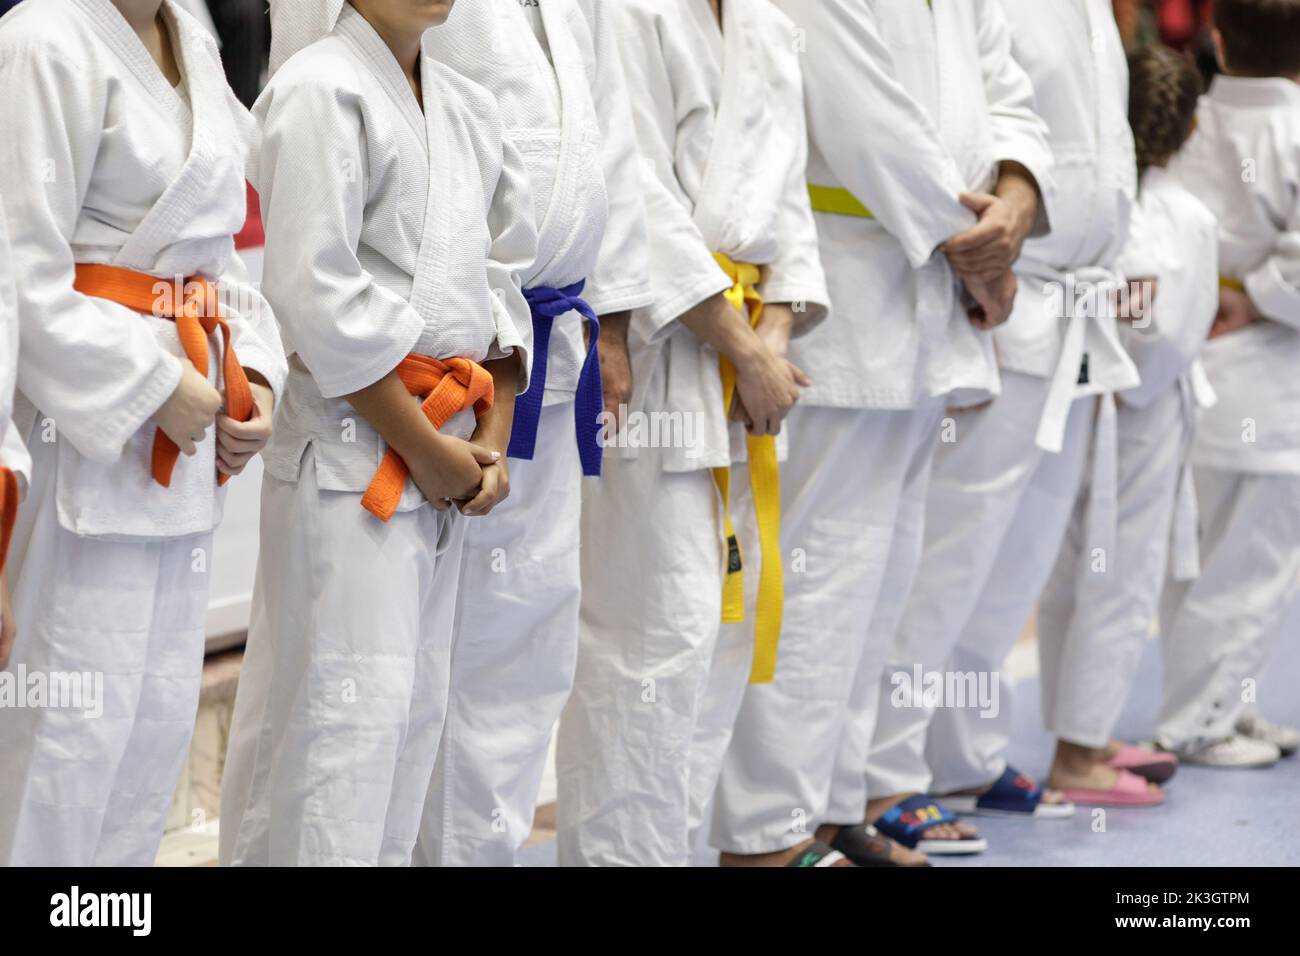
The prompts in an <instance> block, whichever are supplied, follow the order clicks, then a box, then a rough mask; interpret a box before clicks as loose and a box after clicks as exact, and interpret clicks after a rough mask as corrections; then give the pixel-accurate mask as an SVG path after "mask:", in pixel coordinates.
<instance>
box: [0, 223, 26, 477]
mask: <svg viewBox="0 0 1300 956" xmlns="http://www.w3.org/2000/svg"><path fill="white" fill-rule="evenodd" d="M17 380H18V290H17V288H16V286H15V285H14V273H13V253H12V252H11V251H10V248H9V230H8V228H7V227H6V226H5V217H4V201H3V197H0V468H8V469H9V470H10V471H12V472H13V473H14V476H15V477H16V478H17V480H18V488H19V493H20V494H21V493H22V491H23V489H24V488H26V486H27V485H28V484H29V483H30V482H31V479H32V475H31V471H32V463H31V456H30V455H28V453H27V445H26V443H25V442H24V441H23V436H22V435H21V434H19V431H18V427H17V426H16V425H15V424H14V421H13V410H14V387H15V383H16V382H17Z"/></svg>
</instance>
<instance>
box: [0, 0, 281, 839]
mask: <svg viewBox="0 0 1300 956" xmlns="http://www.w3.org/2000/svg"><path fill="white" fill-rule="evenodd" d="M162 10H163V17H164V20H165V23H166V25H167V29H168V31H169V33H170V35H171V39H172V44H173V49H174V50H175V51H176V58H177V63H178V65H179V66H180V68H181V72H182V75H183V81H182V84H181V85H180V86H179V87H177V88H173V87H172V86H171V85H170V84H169V83H168V82H167V80H166V78H165V77H164V75H163V73H162V71H161V70H159V69H158V67H157V65H156V64H155V63H154V61H153V59H152V58H151V57H150V56H149V53H148V52H147V51H146V49H145V47H144V45H143V44H142V43H141V42H140V39H139V37H138V36H137V35H136V33H135V32H134V30H132V29H131V27H130V26H129V25H128V24H127V22H126V20H125V19H124V18H123V17H122V15H121V14H120V13H119V12H118V11H117V8H116V7H114V6H113V5H112V4H111V3H110V2H109V0H48V2H44V3H25V4H23V5H22V6H21V7H19V8H17V9H15V10H14V11H13V12H12V13H11V14H9V15H8V16H6V17H5V19H4V21H3V26H0V77H2V82H3V85H4V89H5V90H6V91H8V95H6V96H5V97H4V98H3V100H2V101H0V194H2V195H3V196H4V200H5V213H6V219H7V222H8V227H9V234H10V239H11V242H12V247H13V266H14V272H15V275H16V276H19V277H21V281H20V282H19V284H18V317H19V322H20V326H21V347H22V362H21V364H20V366H19V370H18V389H19V392H20V395H19V399H18V405H19V411H18V414H17V416H16V418H17V420H18V422H19V429H20V432H21V434H22V435H23V437H25V438H26V440H27V443H28V445H29V447H30V448H31V449H32V452H33V457H34V459H35V461H34V463H33V468H32V487H31V489H30V491H29V493H28V497H27V501H26V504H25V507H24V509H23V511H22V513H21V514H20V519H19V526H18V530H17V532H16V533H15V540H14V549H13V553H12V554H11V556H10V560H11V561H12V566H11V568H10V572H9V573H10V584H11V587H12V589H13V593H14V601H15V611H16V615H17V617H18V619H19V620H20V621H21V622H22V626H21V628H20V631H19V636H18V640H17V644H16V647H15V648H14V654H13V658H12V660H11V662H10V667H11V668H13V669H14V671H15V672H19V670H20V669H21V668H24V667H25V668H26V670H27V671H28V672H29V673H31V672H37V671H41V672H52V671H53V672H76V673H87V672H89V673H92V674H102V675H103V699H102V705H103V715H102V716H101V717H98V718H97V719H95V718H92V717H91V716H89V715H88V714H87V713H86V712H85V711H83V710H74V709H68V708H54V707H51V708H43V709H33V708H28V709H13V708H0V733H2V734H3V738H4V740H5V741H7V744H6V746H5V747H4V748H0V861H3V862H5V863H10V864H32V863H39V864H45V865H55V864H57V865H74V864H78V865H80V864H91V863H94V864H106V865H132V864H136V865H138V864H150V863H152V862H153V858H154V854H155V852H156V850H157V847H158V843H159V840H160V839H161V837H162V831H163V824H164V819H165V816H166V813H167V808H168V806H169V805H170V802H171V798H172V794H173V792H174V791H175V788H176V780H177V777H178V775H179V773H180V768H181V764H182V762H183V760H184V758H185V754H186V750H187V747H188V744H189V740H190V735H191V732H192V731H193V726H194V715H195V711H196V709H197V707H198V696H199V682H200V676H201V673H202V667H203V639H204V619H205V615H206V611H207V587H208V572H209V567H208V563H209V559H210V555H211V538H212V531H213V529H214V528H215V527H216V525H217V524H218V523H219V521H220V519H221V504H222V500H223V498H224V494H223V493H222V492H221V491H220V490H219V489H218V487H217V483H216V477H217V473H216V465H215V446H216V439H215V431H216V429H215V427H212V428H209V429H208V431H207V435H206V437H205V438H204V440H203V441H202V442H200V443H199V447H198V453H197V454H195V455H194V456H192V457H188V458H186V457H182V458H181V459H180V460H179V461H178V462H177V464H176V466H175V470H174V471H173V474H172V480H171V487H170V488H164V487H162V486H161V485H159V484H157V483H155V482H154V481H153V479H152V478H151V474H150V450H151V447H152V444H153V440H154V434H155V428H154V427H153V425H152V424H150V423H149V419H150V417H151V416H152V415H153V414H154V412H156V411H157V410H158V409H159V407H160V406H161V405H162V404H163V402H164V401H165V400H166V399H167V398H168V397H169V396H170V395H171V393H172V392H173V390H174V389H175V388H176V384H177V382H179V380H180V376H181V362H182V361H186V359H185V358H184V352H183V351H182V349H181V346H180V341H179V337H178V335H177V331H176V327H175V325H174V324H173V323H172V322H170V321H167V320H165V319H161V318H157V317H154V316H142V315H140V314H138V313H136V312H134V311H131V310H130V309H126V308H124V307H122V306H119V305H117V304H115V303H113V302H109V301H107V300H105V299H101V298H94V297H89V296H86V295H83V294H81V293H79V292H76V291H75V290H74V289H73V278H74V265H75V264H76V263H95V264H108V265H113V266H117V267H121V268H126V269H132V270H135V271H138V272H143V273H148V274H151V275H155V276H159V277H161V278H163V279H165V280H167V281H169V282H170V281H172V279H173V278H174V277H176V276H202V277H204V278H206V279H210V280H218V279H222V278H223V276H225V274H226V272H227V269H228V267H230V266H231V265H232V263H233V262H234V242H233V240H232V236H233V235H234V233H236V232H237V231H239V229H240V228H241V226H242V225H243V221H244V214H245V209H244V177H243V170H244V162H245V156H246V155H247V150H248V142H249V139H250V138H251V134H252V122H251V119H250V118H249V116H248V113H247V111H245V110H244V109H243V107H242V106H240V105H239V103H238V102H237V101H236V100H235V98H234V95H233V94H232V93H231V92H230V90H229V88H228V87H227V86H226V81H225V77H224V76H223V74H222V72H221V64H220V61H219V59H218V57H217V51H216V47H215V45H214V44H213V42H212V39H211V37H210V36H208V34H207V33H206V32H205V31H204V30H203V28H202V27H201V26H200V25H199V24H198V23H196V22H195V21H194V20H193V19H192V18H191V17H190V16H189V15H188V14H186V13H184V12H183V11H181V10H180V9H179V8H178V7H176V5H175V4H174V3H170V2H169V3H166V4H164V6H163V8H162ZM223 286H224V287H225V288H224V291H225V292H227V293H229V294H228V295H226V296H224V297H223V298H224V300H225V301H226V306H227V307H226V309H225V315H226V318H227V320H228V321H229V324H230V328H231V333H232V345H233V347H234V349H235V351H236V352H237V353H238V355H239V358H240V361H241V363H242V364H243V365H244V366H245V367H247V368H252V369H256V370H257V371H258V372H260V373H261V374H262V375H263V376H265V378H266V379H267V381H268V382H269V383H270V384H271V387H272V389H273V390H274V391H275V392H276V393H277V394H278V393H279V391H280V389H281V387H282V385H283V382H284V375H285V370H284V355H283V352H282V350H281V347H280V342H279V337H278V336H277V334H276V331H275V322H274V319H273V317H272V315H271V311H270V309H269V308H267V307H266V304H265V302H264V301H262V299H261V297H260V296H259V295H258V294H257V293H255V292H254V291H253V290H252V289H251V288H249V287H247V286H244V285H241V284H239V283H236V282H234V281H233V280H229V279H225V280H223ZM221 347H222V346H221V338H220V336H219V335H212V336H209V349H210V354H211V355H212V356H213V357H214V358H215V357H218V356H220V355H221ZM209 364H210V365H211V370H210V381H212V383H213V384H214V385H216V386H217V387H221V385H222V383H221V380H220V363H219V362H218V361H215V360H214V361H211V362H210V363H209ZM250 559H251V556H250Z"/></svg>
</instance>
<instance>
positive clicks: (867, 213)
mask: <svg viewBox="0 0 1300 956" xmlns="http://www.w3.org/2000/svg"><path fill="white" fill-rule="evenodd" d="M808 197H809V198H810V199H811V200H812V207H813V210H814V211H816V212H827V213H830V214H831V215H833V216H855V217H857V218H858V219H875V218H876V217H875V216H874V215H873V214H872V212H871V210H870V209H868V208H867V207H866V206H864V205H862V203H861V202H859V201H858V197H857V196H855V195H853V193H851V192H849V191H848V190H847V189H843V188H841V187H839V186H814V185H813V184H812V183H809V184H808Z"/></svg>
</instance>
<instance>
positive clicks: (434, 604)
mask: <svg viewBox="0 0 1300 956" xmlns="http://www.w3.org/2000/svg"><path fill="white" fill-rule="evenodd" d="M466 520H467V519H464V518H463V517H461V516H460V515H459V513H457V512H455V511H454V510H453V511H448V512H438V511H435V510H434V509H433V507H432V506H430V505H428V504H425V505H423V506H421V507H420V508H417V509H416V510H414V511H402V512H398V513H396V514H394V515H393V517H392V519H391V520H390V521H389V522H388V523H386V524H385V523H384V522H381V521H380V520H379V519H377V518H375V517H374V516H373V515H371V514H370V513H369V512H367V511H365V510H363V509H362V507H361V496H360V495H359V494H352V493H347V492H336V491H323V490H321V489H319V488H318V487H317V482H316V470H315V465H314V460H313V457H312V455H311V453H310V452H309V453H308V454H307V455H306V456H305V458H304V461H303V465H302V471H301V473H300V475H299V479H298V481H296V482H285V481H280V480H278V479H276V478H274V477H271V476H270V475H268V476H267V477H266V478H265V479H264V482H263V486H262V525H261V542H262V545H261V547H262V550H261V556H260V559H259V561H258V569H257V580H256V584H255V587H254V591H253V609H252V622H251V624H250V627H249V632H248V646H247V650H246V652H245V656H244V667H243V671H242V672H241V674H240V680H239V690H238V693H237V695H236V698H235V716H234V721H233V723H232V726H231V729H230V745H229V750H228V753H227V756H226V770H225V777H224V780H223V785H222V793H221V862H222V864H223V865H272V866H295V865H297V866H321V865H360V866H367V865H395V866H402V865H406V864H408V863H409V862H410V858H411V851H412V848H413V847H414V845H415V840H416V836H417V834H418V829H419V824H420V815H421V811H422V809H423V807H424V801H425V796H426V794H427V793H428V789H429V780H430V777H431V776H432V774H433V765H434V759H435V757H436V754H437V750H438V740H439V738H440V736H441V735H442V726H443V719H444V715H445V714H446V710H447V685H448V680H449V674H450V667H451V632H452V618H453V614H454V611H455V595H456V588H457V580H458V578H459V574H460V557H461V554H460V552H461V544H462V541H463V536H464V526H465V521H466Z"/></svg>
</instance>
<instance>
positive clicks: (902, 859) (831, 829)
mask: <svg viewBox="0 0 1300 956" xmlns="http://www.w3.org/2000/svg"><path fill="white" fill-rule="evenodd" d="M839 835H840V828H839V827H838V826H834V825H832V824H829V823H824V824H822V825H821V826H819V827H818V828H817V839H818V840H820V841H821V842H822V843H825V844H826V845H827V846H832V845H834V841H835V838H836V837H837V836H839ZM880 839H882V840H884V841H885V843H886V844H887V845H888V847H889V862H891V863H893V864H895V865H897V866H922V865H924V864H925V863H928V862H929V861H930V858H929V857H928V856H926V855H925V854H924V853H918V852H917V851H916V850H909V849H908V848H907V847H905V846H903V844H901V843H899V842H898V841H897V840H891V839H890V838H889V837H887V836H885V835H884V834H883V833H882V834H880Z"/></svg>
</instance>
